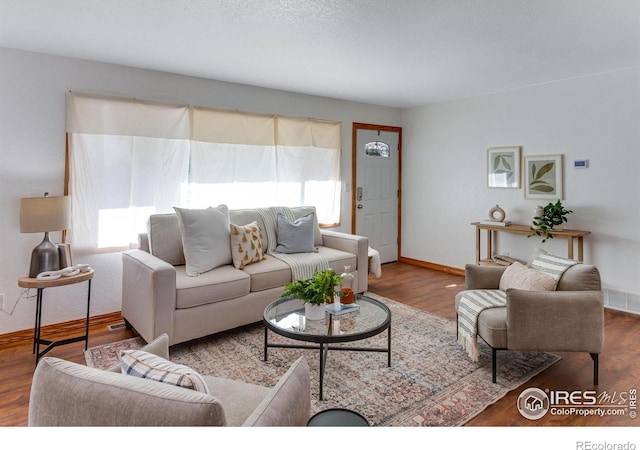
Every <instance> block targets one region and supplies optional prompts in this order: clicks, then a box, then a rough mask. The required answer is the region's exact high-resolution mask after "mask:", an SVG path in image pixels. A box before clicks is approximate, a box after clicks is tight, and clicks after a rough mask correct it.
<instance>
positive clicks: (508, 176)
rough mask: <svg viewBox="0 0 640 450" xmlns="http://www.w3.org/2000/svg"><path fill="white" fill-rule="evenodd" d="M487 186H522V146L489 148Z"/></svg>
mask: <svg viewBox="0 0 640 450" xmlns="http://www.w3.org/2000/svg"><path fill="white" fill-rule="evenodd" d="M487 186H488V187H490V188H519V187H520V147H492V148H488V149H487Z"/></svg>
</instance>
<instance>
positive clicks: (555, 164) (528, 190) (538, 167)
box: [524, 155, 563, 200]
mask: <svg viewBox="0 0 640 450" xmlns="http://www.w3.org/2000/svg"><path fill="white" fill-rule="evenodd" d="M562 170H563V167H562V155H529V156H525V157H524V198H531V199H542V200H558V199H560V200H562V199H563V192H562Z"/></svg>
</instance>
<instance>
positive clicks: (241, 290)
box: [176, 265, 251, 309]
mask: <svg viewBox="0 0 640 450" xmlns="http://www.w3.org/2000/svg"><path fill="white" fill-rule="evenodd" d="M250 288H251V278H250V277H249V275H247V274H246V273H244V271H242V270H238V269H236V268H235V267H233V266H231V265H227V266H220V267H216V268H215V269H213V270H210V271H209V272H206V273H203V274H201V275H200V276H197V277H190V276H188V275H187V274H186V268H185V266H178V267H176V308H177V309H182V308H191V307H193V306H199V305H204V304H207V303H214V302H220V301H224V300H229V299H231V298H236V297H242V296H243V295H247V294H248V293H249V292H250Z"/></svg>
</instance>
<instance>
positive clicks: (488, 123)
mask: <svg viewBox="0 0 640 450" xmlns="http://www.w3.org/2000/svg"><path fill="white" fill-rule="evenodd" d="M402 126H403V205H404V207H403V211H402V255H403V256H405V257H409V258H415V259H418V260H421V261H428V262H434V263H438V264H443V265H447V266H452V267H457V268H463V267H464V265H465V264H466V263H469V262H474V261H475V232H474V231H475V228H474V227H472V226H471V225H470V223H471V222H474V221H478V220H483V219H488V218H489V217H488V211H489V209H490V208H492V207H493V206H495V205H496V204H498V205H500V207H502V208H503V209H504V210H505V211H506V213H507V219H508V220H512V221H513V222H515V223H523V224H529V223H530V221H531V218H532V212H533V209H534V207H535V206H536V205H538V204H543V205H544V204H546V203H547V202H541V201H540V200H529V199H525V198H524V190H523V189H522V188H521V189H518V190H511V189H489V188H487V187H486V175H485V174H486V149H487V148H488V147H496V146H522V151H523V155H541V154H564V162H565V168H564V187H565V196H564V201H563V202H564V204H565V206H566V207H567V208H568V209H572V210H573V211H574V213H573V214H571V215H570V216H568V219H569V223H568V225H567V227H568V228H573V229H581V230H590V231H591V232H592V234H591V235H589V236H587V237H586V238H585V262H588V263H592V264H596V265H597V266H598V267H599V269H600V271H601V275H602V278H603V283H604V284H605V287H607V288H608V289H613V290H617V291H622V292H628V293H631V294H633V295H635V298H636V299H637V298H640V297H638V296H639V295H640V225H639V224H640V175H639V170H640V68H635V69H630V70H625V71H620V72H615V73H608V74H601V75H597V76H591V77H586V78H580V79H573V80H567V81H561V82H556V83H550V84H545V85H540V86H535V87H529V88H525V89H518V90H512V91H508V92H501V93H495V94H491V95H485V96H480V97H474V98H469V99H464V100H460V101H453V102H448V103H441V104H433V105H428V106H424V107H420V108H414V109H409V110H405V111H403V113H402ZM576 159H588V160H589V168H588V169H586V170H581V169H574V168H573V161H574V160H576ZM483 234H484V233H483ZM566 242H567V241H566V240H561V239H557V240H556V241H548V242H546V243H544V244H541V238H533V237H532V238H526V237H524V236H515V235H506V234H501V235H500V236H499V239H498V250H499V251H500V252H508V253H510V255H511V256H513V257H516V258H520V259H523V260H527V259H529V257H530V256H531V254H532V253H533V251H534V250H535V249H536V248H537V247H540V248H544V249H546V250H547V251H551V252H553V253H557V254H560V255H566V251H567V244H566ZM638 308H640V303H638Z"/></svg>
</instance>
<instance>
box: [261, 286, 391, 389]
mask: <svg viewBox="0 0 640 450" xmlns="http://www.w3.org/2000/svg"><path fill="white" fill-rule="evenodd" d="M355 302H356V303H357V304H358V305H359V306H360V307H359V309H358V310H357V311H354V312H350V313H347V314H344V315H334V314H330V313H329V312H326V313H325V318H324V319H321V320H309V319H307V318H306V317H305V315H304V303H303V302H302V301H300V300H298V299H296V298H281V299H278V300H276V301H274V302H273V303H270V304H269V305H268V306H267V307H266V308H265V310H264V316H263V322H264V325H265V327H264V360H265V361H266V360H267V351H268V349H269V348H306V349H314V350H318V351H319V353H320V386H319V388H320V389H319V398H320V400H322V386H323V380H324V369H325V365H326V362H327V353H328V351H329V350H348V351H361V352H383V353H386V354H387V366H388V367H391V311H390V310H389V308H387V306H386V305H385V304H383V303H381V302H379V301H378V300H375V299H373V298H369V297H367V296H365V295H362V294H357V295H356V300H355ZM269 330H271V331H272V332H274V333H276V334H278V335H280V336H284V337H287V338H290V339H293V340H295V341H302V342H306V343H308V344H284V343H269ZM385 330H387V336H388V337H387V347H386V348H380V347H351V346H343V345H341V346H337V345H336V346H332V345H330V344H338V343H344V342H354V341H359V340H362V339H366V338H368V337H371V336H375V335H377V334H380V333H382V332H383V331H385Z"/></svg>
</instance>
